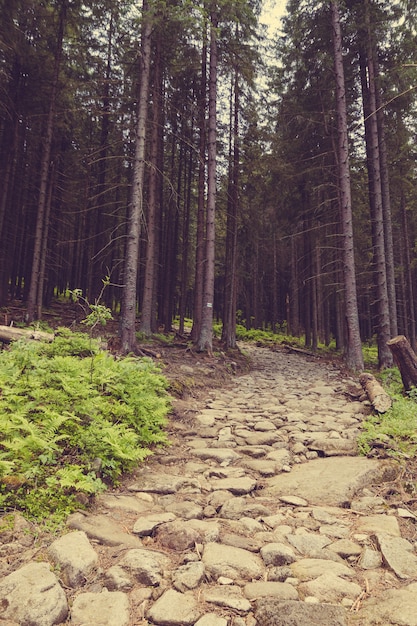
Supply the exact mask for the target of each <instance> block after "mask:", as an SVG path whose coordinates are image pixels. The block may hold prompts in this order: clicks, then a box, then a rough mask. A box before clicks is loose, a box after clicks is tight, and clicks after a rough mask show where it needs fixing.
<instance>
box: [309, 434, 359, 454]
mask: <svg viewBox="0 0 417 626" xmlns="http://www.w3.org/2000/svg"><path fill="white" fill-rule="evenodd" d="M307 446H308V448H309V450H315V451H317V452H321V453H322V454H324V455H325V456H348V455H356V454H357V453H358V444H357V443H356V440H355V439H330V438H329V439H314V440H313V441H311V442H310V443H308V444H307Z"/></svg>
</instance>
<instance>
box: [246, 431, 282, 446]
mask: <svg viewBox="0 0 417 626" xmlns="http://www.w3.org/2000/svg"><path fill="white" fill-rule="evenodd" d="M245 441H246V443H247V444H248V446H272V445H274V443H277V442H279V441H282V434H281V433H280V432H279V431H277V430H274V431H270V432H266V433H260V432H259V433H255V432H253V433H251V434H250V435H249V436H248V437H245Z"/></svg>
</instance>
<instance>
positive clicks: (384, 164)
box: [373, 49, 398, 337]
mask: <svg viewBox="0 0 417 626" xmlns="http://www.w3.org/2000/svg"><path fill="white" fill-rule="evenodd" d="M373 61H374V70H375V79H376V85H375V105H376V117H377V123H378V140H379V163H380V170H381V199H382V212H383V218H384V235H385V261H386V267H387V292H388V306H389V318H390V333H391V337H396V336H397V335H398V321H397V296H396V290H395V261H394V239H393V233H392V217H391V196H390V186H389V171H388V156H387V145H386V141H385V120H384V111H383V108H382V102H381V95H380V87H379V83H380V80H379V63H378V57H377V52H376V50H375V49H374V50H373Z"/></svg>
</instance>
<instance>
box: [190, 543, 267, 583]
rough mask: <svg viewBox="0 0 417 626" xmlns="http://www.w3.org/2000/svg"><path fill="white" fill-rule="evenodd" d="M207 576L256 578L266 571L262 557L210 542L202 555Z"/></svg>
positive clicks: (235, 578) (213, 577) (236, 578)
mask: <svg viewBox="0 0 417 626" xmlns="http://www.w3.org/2000/svg"><path fill="white" fill-rule="evenodd" d="M202 560H203V563H204V566H205V568H206V574H207V576H209V577H211V578H212V579H214V580H217V579H218V578H219V576H227V577H228V578H231V579H232V580H238V579H243V580H256V579H257V578H261V576H262V575H263V572H264V565H263V562H262V559H261V558H260V557H259V556H257V555H256V554H253V553H252V552H249V551H248V550H242V549H241V548H234V547H233V546H225V545H221V544H218V543H208V544H207V545H206V546H205V548H204V552H203V557H202Z"/></svg>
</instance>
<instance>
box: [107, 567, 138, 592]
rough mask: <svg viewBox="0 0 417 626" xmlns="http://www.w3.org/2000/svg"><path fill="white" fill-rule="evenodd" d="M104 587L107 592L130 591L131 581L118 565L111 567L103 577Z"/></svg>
mask: <svg viewBox="0 0 417 626" xmlns="http://www.w3.org/2000/svg"><path fill="white" fill-rule="evenodd" d="M104 585H105V587H106V589H108V590H109V591H130V589H132V587H133V581H132V579H131V577H130V576H129V574H128V573H127V572H126V570H125V569H123V567H120V565H113V566H112V567H110V568H109V569H108V570H107V571H106V573H105V575H104Z"/></svg>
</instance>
